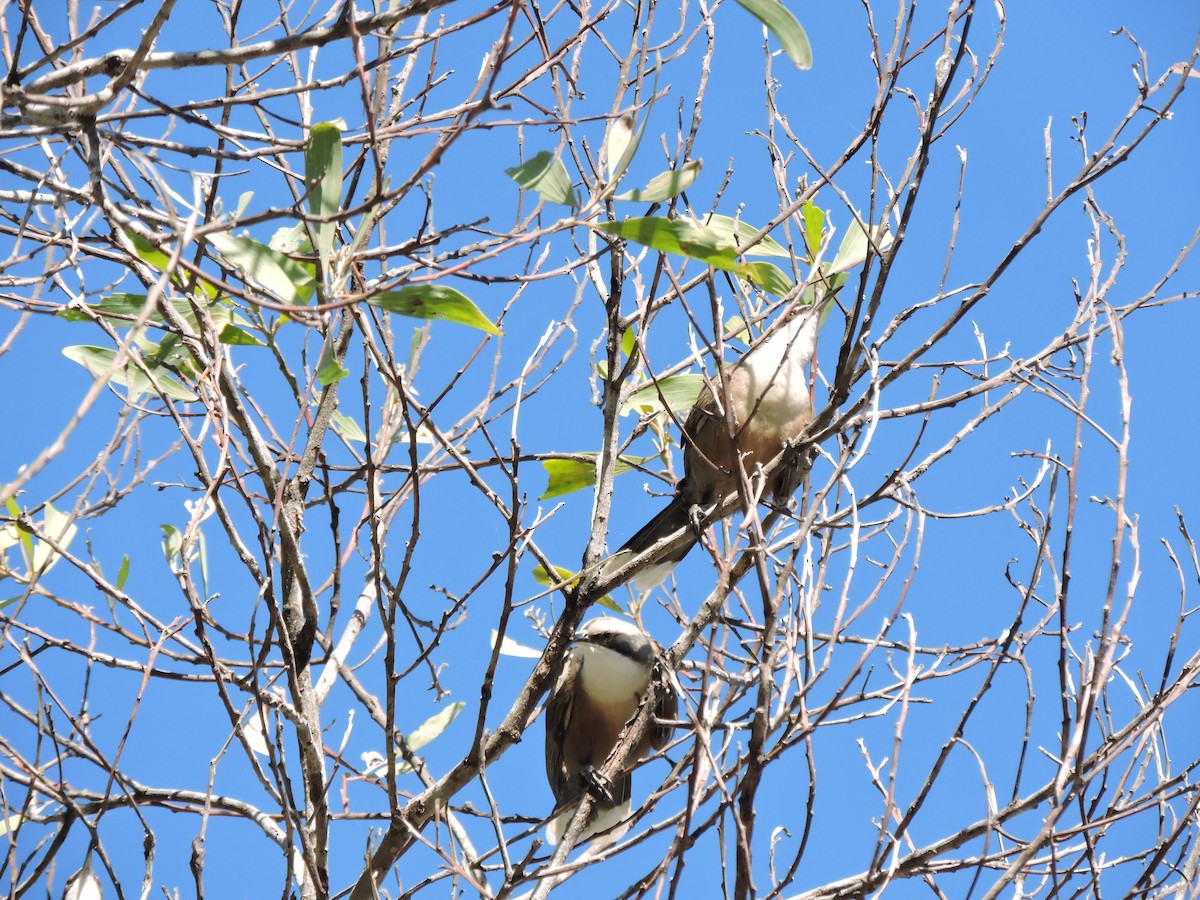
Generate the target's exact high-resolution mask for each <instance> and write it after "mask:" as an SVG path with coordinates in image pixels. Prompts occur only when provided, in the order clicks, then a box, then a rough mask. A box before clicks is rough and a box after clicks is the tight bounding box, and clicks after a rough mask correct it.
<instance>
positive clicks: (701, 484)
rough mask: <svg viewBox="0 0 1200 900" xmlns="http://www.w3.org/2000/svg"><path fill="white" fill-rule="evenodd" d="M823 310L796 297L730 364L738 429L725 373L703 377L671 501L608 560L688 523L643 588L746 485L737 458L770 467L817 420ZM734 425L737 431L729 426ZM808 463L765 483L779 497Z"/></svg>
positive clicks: (642, 579)
mask: <svg viewBox="0 0 1200 900" xmlns="http://www.w3.org/2000/svg"><path fill="white" fill-rule="evenodd" d="M819 316H820V309H819V308H818V307H814V306H811V305H804V306H801V305H799V304H798V303H793V304H792V306H790V307H789V308H788V309H787V311H786V312H784V314H783V316H782V317H781V318H780V320H779V321H778V322H776V323H775V326H774V327H773V328H771V329H770V330H769V331H768V333H767V334H766V335H765V336H764V337H763V339H762V340H760V341H759V342H758V343H757V344H755V345H754V346H752V347H751V348H750V349H749V350H748V351H746V354H745V355H744V356H743V357H742V358H741V359H739V360H738V361H737V362H735V363H734V364H733V365H731V366H729V367H727V368H726V369H725V375H724V379H723V380H724V382H725V383H727V384H728V397H729V403H730V407H731V410H730V411H731V413H732V422H733V428H732V429H731V428H730V422H729V419H728V418H727V417H726V415H725V412H724V408H725V393H724V391H723V388H722V379H720V378H714V379H712V380H710V381H709V382H708V383H706V384H705V386H704V388H703V389H702V390H701V391H700V396H699V397H698V398H697V399H696V404H695V406H693V407H692V411H691V412H690V413H689V414H688V417H687V421H686V422H684V423H683V440H682V444H683V478H681V479H680V480H679V483H678V484H677V485H676V486H675V496H674V497H672V498H671V501H670V502H669V503H668V504H667V505H666V507H665V508H664V509H663V510H662V512H660V513H659V514H658V515H656V516H655V517H654V518H652V519H651V520H650V521H649V522H647V523H646V524H645V525H644V526H643V527H642V529H641V530H640V531H638V533H637V534H635V535H634V536H633V537H631V538H630V539H629V540H627V541H626V542H625V543H624V545H623V546H622V547H621V549H620V550H618V551H617V552H616V553H615V554H613V556H612V560H611V563H610V566H612V565H624V564H625V563H626V562H628V561H629V555H630V554H632V555H637V554H640V553H643V552H644V551H646V550H649V549H650V548H651V547H653V546H654V545H655V544H657V543H658V542H659V541H661V540H663V539H664V538H669V537H671V536H672V535H674V534H675V533H676V532H677V531H679V530H680V529H683V528H688V529H689V530H690V532H691V535H692V539H691V541H690V542H688V543H686V544H684V545H683V546H681V547H679V548H678V549H677V550H674V551H672V552H671V553H670V554H669V555H668V556H666V557H665V558H664V559H663V560H661V561H660V562H659V563H657V564H655V565H653V566H650V567H648V568H646V569H643V570H642V571H641V572H639V573H638V575H637V576H636V577H635V578H634V584H635V586H636V587H637V588H638V589H639V590H649V589H650V588H652V587H654V586H655V585H656V584H658V583H660V582H661V581H662V580H663V579H664V578H666V577H667V575H669V574H670V572H671V570H672V569H673V568H674V567H675V564H676V563H678V562H679V561H680V560H681V559H683V558H684V557H685V556H687V554H688V551H690V550H691V549H692V547H694V546H695V545H696V542H697V541H698V540H699V524H700V522H701V520H702V519H703V518H704V516H705V515H706V513H707V511H708V508H709V507H711V506H712V505H713V504H715V503H718V502H719V501H720V500H721V499H722V498H723V497H725V496H726V495H728V494H732V493H733V492H735V491H736V490H738V488H739V487H740V484H741V482H740V477H739V474H738V457H739V456H740V457H741V462H742V466H744V467H745V471H746V474H747V475H750V476H753V475H754V472H755V469H756V468H757V467H758V466H760V465H761V466H766V465H767V464H768V463H770V462H771V460H772V459H774V458H775V457H776V456H778V455H779V453H780V452H781V451H782V450H783V449H784V446H785V445H786V444H787V442H788V441H790V440H792V439H794V438H795V437H797V436H798V435H799V434H800V432H801V431H803V430H804V428H805V426H806V425H808V423H809V422H811V421H812V417H813V408H812V400H811V399H810V397H809V389H808V364H809V363H810V362H811V361H812V357H813V352H814V349H815V347H816V340H817V327H818V321H819ZM731 430H732V433H731ZM803 474H804V471H803V466H801V465H798V464H797V465H793V466H784V467H783V468H782V469H780V470H779V471H778V472H776V473H775V476H774V478H773V479H772V481H771V483H770V484H769V485H767V487H768V488H769V489H770V491H771V493H772V494H773V495H774V496H775V498H776V499H777V500H779V501H781V502H783V501H786V499H787V498H788V497H790V496H791V495H792V493H793V492H794V491H795V490H796V488H797V487H798V486H799V484H800V480H801V478H802V477H803Z"/></svg>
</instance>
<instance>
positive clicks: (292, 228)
mask: <svg viewBox="0 0 1200 900" xmlns="http://www.w3.org/2000/svg"><path fill="white" fill-rule="evenodd" d="M267 246H268V247H270V248H271V249H272V250H278V251H279V252H280V253H284V254H287V253H312V252H313V251H312V241H310V240H309V239H308V229H307V228H305V227H304V223H303V222H297V223H296V224H295V225H285V226H283V227H282V228H277V229H275V233H274V234H272V235H271V240H269V241H268V242H267Z"/></svg>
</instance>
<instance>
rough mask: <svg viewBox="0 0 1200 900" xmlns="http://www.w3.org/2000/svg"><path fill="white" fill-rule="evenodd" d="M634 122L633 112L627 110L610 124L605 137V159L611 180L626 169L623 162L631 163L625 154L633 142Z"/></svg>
mask: <svg viewBox="0 0 1200 900" xmlns="http://www.w3.org/2000/svg"><path fill="white" fill-rule="evenodd" d="M633 124H634V119H633V113H631V112H626V113H623V114H622V115H621V116H620V118H618V119H616V120H614V121H613V122H612V123H611V124H610V125H609V126H608V136H607V137H606V138H605V139H604V160H605V167H606V169H607V170H608V180H609V182H612V181H615V180H616V178H617V176H619V175H620V174H621V173H623V172H624V171H625V169H624V167H622V166H621V163H622V162H624V163H625V165H626V166H628V165H629V160H628V159H626V158H625V154H626V152H627V151H628V150H629V146H630V144H631V143H632V142H633Z"/></svg>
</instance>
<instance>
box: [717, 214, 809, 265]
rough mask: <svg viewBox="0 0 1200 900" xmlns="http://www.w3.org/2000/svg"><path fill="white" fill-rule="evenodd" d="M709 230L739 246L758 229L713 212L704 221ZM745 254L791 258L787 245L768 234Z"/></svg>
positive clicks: (756, 232)
mask: <svg viewBox="0 0 1200 900" xmlns="http://www.w3.org/2000/svg"><path fill="white" fill-rule="evenodd" d="M704 224H705V227H706V228H708V229H709V230H710V231H715V232H717V233H718V234H721V235H724V236H725V237H726V238H727V239H728V240H729V242H730V243H732V244H733V245H734V246H735V247H738V246H741V245H742V244H744V243H745V242H746V241H748V240H749V239H750V238H751V237H753V236H754V235H756V234H758V229H757V228H755V227H754V226H753V225H747V224H746V223H745V222H742V221H740V220H738V219H731V218H730V217H729V216H718V215H716V214H715V213H714V214H713V215H711V216H709V217H708V220H707V221H706V222H705V223H704ZM746 255H747V256H777V257H779V258H780V259H791V258H792V254H791V252H790V251H789V250H788V248H787V247H785V246H783V244H781V243H779V241H777V240H775V239H774V238H773V237H771V236H770V235H769V234H764V235H763V236H762V237H761V238H760V239H759V240H758V242H757V243H756V244H755V245H754V246H753V247H751V248H750V249H749V250H747V251H746Z"/></svg>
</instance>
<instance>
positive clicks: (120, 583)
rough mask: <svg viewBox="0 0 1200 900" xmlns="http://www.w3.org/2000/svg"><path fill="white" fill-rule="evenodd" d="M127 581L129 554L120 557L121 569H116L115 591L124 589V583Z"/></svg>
mask: <svg viewBox="0 0 1200 900" xmlns="http://www.w3.org/2000/svg"><path fill="white" fill-rule="evenodd" d="M128 579H129V554H125V555H124V556H122V557H121V567H120V568H119V569H117V590H118V591H123V590H124V589H125V582H126V581H127V580H128Z"/></svg>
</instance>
